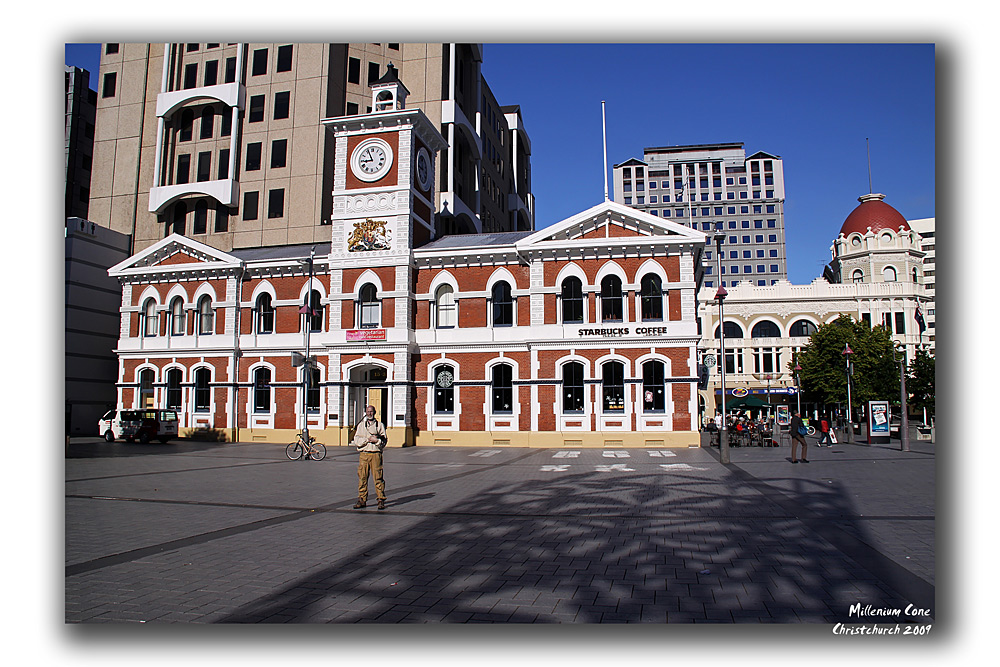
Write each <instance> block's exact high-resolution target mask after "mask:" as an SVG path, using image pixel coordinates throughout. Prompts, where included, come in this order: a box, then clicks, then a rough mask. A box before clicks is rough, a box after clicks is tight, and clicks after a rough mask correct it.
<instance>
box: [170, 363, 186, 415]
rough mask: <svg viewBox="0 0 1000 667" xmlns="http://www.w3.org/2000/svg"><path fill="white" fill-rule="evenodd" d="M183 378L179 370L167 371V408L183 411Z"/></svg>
mask: <svg viewBox="0 0 1000 667" xmlns="http://www.w3.org/2000/svg"><path fill="white" fill-rule="evenodd" d="M181 376H182V372H181V369H179V368H171V369H170V370H168V371H167V378H166V379H167V406H166V407H167V408H169V409H171V410H180V409H181Z"/></svg>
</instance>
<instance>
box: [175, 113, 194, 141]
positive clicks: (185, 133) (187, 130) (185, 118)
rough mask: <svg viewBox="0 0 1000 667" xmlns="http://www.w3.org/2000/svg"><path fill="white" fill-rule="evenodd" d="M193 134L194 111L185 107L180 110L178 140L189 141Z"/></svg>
mask: <svg viewBox="0 0 1000 667" xmlns="http://www.w3.org/2000/svg"><path fill="white" fill-rule="evenodd" d="M193 134H194V111H192V110H191V109H185V110H184V111H182V112H181V126H180V136H179V137H177V140H178V141H191V137H192V136H193Z"/></svg>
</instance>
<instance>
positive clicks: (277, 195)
mask: <svg viewBox="0 0 1000 667" xmlns="http://www.w3.org/2000/svg"><path fill="white" fill-rule="evenodd" d="M284 215H285V190H284V189H283V188H278V189H276V190H271V191H269V192H268V193H267V217H268V218H280V217H283V216H284Z"/></svg>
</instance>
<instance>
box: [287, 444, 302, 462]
mask: <svg viewBox="0 0 1000 667" xmlns="http://www.w3.org/2000/svg"><path fill="white" fill-rule="evenodd" d="M285 456H287V457H288V458H290V459H291V460H293V461H295V460H296V459H301V458H302V443H300V442H293V443H292V444H290V445H288V446H287V447H285Z"/></svg>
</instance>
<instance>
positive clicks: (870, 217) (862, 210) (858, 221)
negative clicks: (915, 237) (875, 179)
mask: <svg viewBox="0 0 1000 667" xmlns="http://www.w3.org/2000/svg"><path fill="white" fill-rule="evenodd" d="M883 199H885V195H882V194H870V195H862V196H860V197H858V201H859V202H861V203H860V204H859V205H858V207H857V208H856V209H854V210H853V211H851V214H850V215H849V216H847V220H844V226H843V227H841V228H840V233H841V234H843V235H844V236H847V235H848V234H852V233H854V232H857V233H859V234H864V233H866V232H867V231H868V228H869V227H871V228H872V231H873V232H877V231H878V230H880V229H891V230H892V231H894V232H898V231H899V228H900V227H902V228H903V229H904V230H906V231H909V229H910V226H909V225H908V224H907V223H906V218H904V217H903V216H902V215H901V214H900V212H899V211H897V210H896V209H894V208H893V207H891V206H889V205H888V204H886V203H885V202H884V201H882V200H883Z"/></svg>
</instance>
